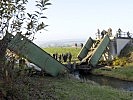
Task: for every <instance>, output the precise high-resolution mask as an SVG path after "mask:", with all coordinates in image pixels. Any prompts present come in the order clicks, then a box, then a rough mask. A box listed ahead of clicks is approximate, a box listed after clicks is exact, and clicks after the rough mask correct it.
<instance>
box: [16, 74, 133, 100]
mask: <svg viewBox="0 0 133 100" xmlns="http://www.w3.org/2000/svg"><path fill="white" fill-rule="evenodd" d="M15 81H16V84H15V85H16V86H15V89H16V91H14V94H16V95H15V96H16V97H18V98H17V99H19V100H45V99H46V100H131V99H132V98H133V93H132V92H125V91H119V90H116V89H112V88H111V87H106V86H99V85H96V84H92V83H91V82H89V81H88V82H81V81H78V80H73V79H70V78H69V77H68V76H65V77H63V76H61V77H56V78H55V77H49V76H43V77H42V76H34V77H27V76H23V77H22V76H21V77H17V78H16V80H15Z"/></svg>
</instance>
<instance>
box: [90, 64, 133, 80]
mask: <svg viewBox="0 0 133 100" xmlns="http://www.w3.org/2000/svg"><path fill="white" fill-rule="evenodd" d="M92 73H93V74H96V75H104V76H109V77H114V78H119V79H121V80H128V81H133V64H128V65H126V66H123V67H119V68H116V69H108V68H99V69H94V70H92Z"/></svg>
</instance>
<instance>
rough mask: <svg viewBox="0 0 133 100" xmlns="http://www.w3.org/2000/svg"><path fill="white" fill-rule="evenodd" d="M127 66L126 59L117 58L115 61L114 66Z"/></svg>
mask: <svg viewBox="0 0 133 100" xmlns="http://www.w3.org/2000/svg"><path fill="white" fill-rule="evenodd" d="M126 64H127V59H126V57H122V58H118V57H116V58H115V59H114V61H113V66H124V65H126Z"/></svg>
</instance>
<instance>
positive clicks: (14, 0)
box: [0, 0, 51, 79]
mask: <svg viewBox="0 0 133 100" xmlns="http://www.w3.org/2000/svg"><path fill="white" fill-rule="evenodd" d="M27 3H28V0H1V1H0V38H1V40H0V79H5V77H4V76H6V72H5V71H6V70H7V69H6V68H8V66H6V65H5V61H6V58H5V54H6V50H7V46H8V42H9V41H10V39H8V38H6V34H7V33H10V34H13V33H15V34H17V33H18V32H19V33H21V34H23V35H25V36H26V37H27V38H29V39H31V40H33V39H34V36H35V34H36V33H37V32H40V31H41V30H43V29H45V27H46V26H48V25H45V24H44V22H43V20H41V19H44V18H47V17H45V16H44V11H45V10H46V9H47V8H46V7H47V6H48V5H51V3H49V0H37V1H36V5H35V6H36V7H37V9H36V10H35V11H34V12H33V14H31V13H26V4H27Z"/></svg>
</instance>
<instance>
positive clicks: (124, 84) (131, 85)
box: [81, 74, 133, 91]
mask: <svg viewBox="0 0 133 100" xmlns="http://www.w3.org/2000/svg"><path fill="white" fill-rule="evenodd" d="M81 79H84V80H86V81H87V80H91V81H94V82H95V83H98V84H99V85H102V86H111V87H112V88H116V89H122V90H126V91H133V82H129V81H123V80H120V79H116V78H111V77H106V76H97V75H92V74H90V75H84V76H81Z"/></svg>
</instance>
